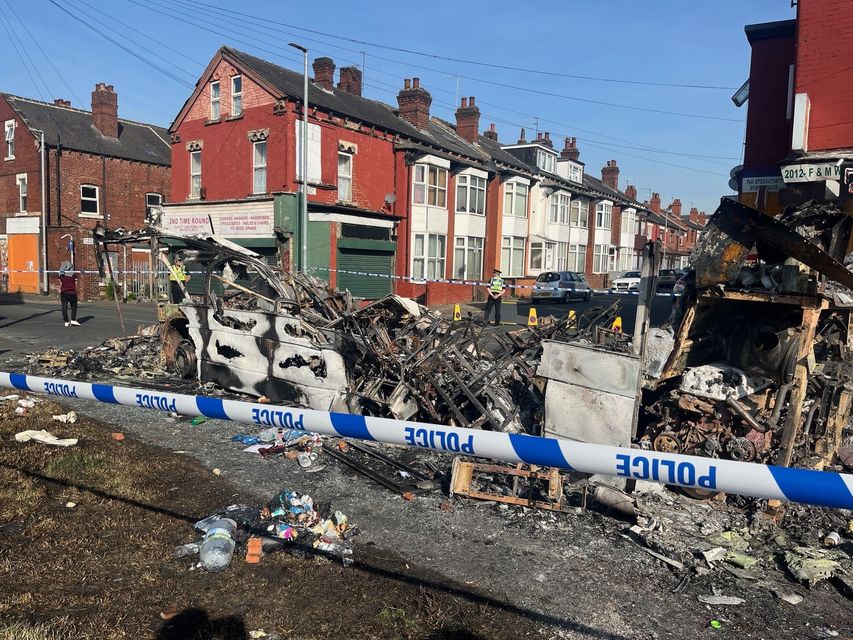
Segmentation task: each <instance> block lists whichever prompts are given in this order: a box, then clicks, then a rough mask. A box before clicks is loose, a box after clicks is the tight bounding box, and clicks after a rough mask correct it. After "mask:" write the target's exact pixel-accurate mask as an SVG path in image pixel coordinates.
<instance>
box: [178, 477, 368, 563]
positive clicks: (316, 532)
mask: <svg viewBox="0 0 853 640" xmlns="http://www.w3.org/2000/svg"><path fill="white" fill-rule="evenodd" d="M223 521H224V522H226V523H229V524H225V525H223V524H222V523H223ZM194 528H195V530H196V531H197V532H198V534H199V539H198V540H197V541H196V542H192V543H188V544H184V545H181V546H179V547H177V548H176V549H175V557H177V558H182V557H188V556H193V555H195V554H196V553H199V552H200V551H201V552H202V553H203V552H204V544H205V542H206V541H207V540H208V539H209V538H210V534H211V530H213V529H218V528H223V529H227V531H226V533H227V537H228V538H232V539H233V541H234V545H233V547H232V549H231V551H232V552H236V553H243V552H245V554H246V562H248V563H257V562H259V561H260V559H261V557H262V556H263V555H264V554H268V553H272V552H273V551H276V550H278V549H281V548H285V547H287V548H288V549H290V550H291V552H294V553H298V554H303V555H304V554H311V553H314V554H316V553H317V552H320V553H321V554H324V555H329V556H332V557H336V558H339V559H340V560H341V562H342V564H343V565H344V566H345V567H348V566H350V565H351V564H352V562H353V558H352V556H353V547H352V540H353V538H355V537H356V536H357V535H358V534H359V533H360V530H359V528H358V527H357V526H355V525H353V524H351V523H350V522H349V519H348V518H347V516H346V515H345V514H344V513H342V512H341V511H335V512H334V513H332V512H331V505H330V504H315V503H314V500H313V498H312V497H311V496H309V495H306V494H303V495H300V494H299V493H297V492H296V491H290V490H284V491H282V492H281V493H279V494H278V495H277V496H276V497H275V498H273V499H272V500H271V501H270V502H269V503H267V504H261V505H237V504H235V505H230V506H228V507H226V508H225V509H224V510H222V511H221V512H217V513H214V514H211V515H210V516H208V517H206V518H204V519H203V520H200V521H198V522H197V523H196V524H195V526H194ZM230 556H231V553H229V554H228V561H227V563H226V564H225V566H227V564H228V563H230ZM204 562H205V558H202V563H201V565H195V564H194V565H193V566H192V568H195V567H196V566H204ZM224 568H225V567H218V568H217V569H216V570H221V569H224ZM208 570H210V569H208Z"/></svg>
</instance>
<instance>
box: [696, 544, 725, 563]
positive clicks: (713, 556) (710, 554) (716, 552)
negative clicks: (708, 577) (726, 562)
mask: <svg viewBox="0 0 853 640" xmlns="http://www.w3.org/2000/svg"><path fill="white" fill-rule="evenodd" d="M727 553H728V551H726V550H725V549H724V548H723V547H714V548H713V549H708V550H707V551H703V552H702V556H703V557H704V558H705V560H706V561H707V562H708V563H709V564H710V563H712V562H716V561H717V560H722V559H723V558H725V557H726V554H727Z"/></svg>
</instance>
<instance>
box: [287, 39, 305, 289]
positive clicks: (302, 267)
mask: <svg viewBox="0 0 853 640" xmlns="http://www.w3.org/2000/svg"><path fill="white" fill-rule="evenodd" d="M288 46H291V47H293V48H294V49H299V50H300V51H301V52H302V57H303V62H304V70H303V76H302V145H301V146H302V184H301V185H300V193H301V194H302V195H301V198H300V205H301V213H300V216H299V227H300V229H299V238H300V241H301V245H302V247H301V250H300V251H299V271H302V272H303V273H304V272H306V271H307V270H308V49H306V48H305V47H303V46H302V45H301V44H296V43H295V42H290V43H288Z"/></svg>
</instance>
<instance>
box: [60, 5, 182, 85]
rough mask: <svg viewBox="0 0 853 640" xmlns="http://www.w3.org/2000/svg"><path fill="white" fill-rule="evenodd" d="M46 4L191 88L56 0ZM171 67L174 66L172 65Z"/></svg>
mask: <svg viewBox="0 0 853 640" xmlns="http://www.w3.org/2000/svg"><path fill="white" fill-rule="evenodd" d="M48 2H50V3H51V4H52V5H53V6H55V7H56V8H57V9H59V10H60V11H62V12H63V13H65V14H67V15H68V16H70V17H71V18H73V19H74V20H76V21H77V22H79V23H80V24H82V25H84V26H85V27H87V28H88V29H91V30H92V31H94V32H95V33H97V34H98V35H99V36H101V37H102V38H104V40H107V41H108V42H111V43H112V44H114V45H115V46H117V47H118V48H119V49H121V50H122V51H125V52H126V53H128V54H130V55H131V56H133V57H134V58H136V59H137V60H139V61H140V62H142V63H143V64H147V65H148V66H149V67H153V68H154V69H156V70H157V71H159V72H160V73H162V74H163V75H164V76H166V77H168V78H170V79H172V80H174V81H175V82H177V83H178V84H180V85H183V86H184V87H187V88H190V89H191V88H192V87H193V85H192V84H190V83H189V82H186V81H185V80H183V79H181V78H180V77H179V76H177V75H175V74H174V73H172V72H171V71H168V70H167V69H164V68H163V67H161V66H160V65H159V64H157V63H156V62H154V61H153V60H150V59H148V58H146V57H145V56H143V55H141V54H139V53H137V52H136V51H134V50H133V49H131V48H129V47H126V46H124V45H123V44H121V43H120V42H118V41H117V40H116V39H115V38H113V37H111V36H110V35H108V34H106V33H104V32H103V31H101V30H100V29H98V28H97V27H94V26H92V25H91V24H89V23H88V22H86V21H85V20H83V19H82V18H80V17H79V16H77V15H75V14H73V13H71V11H69V10H68V9H66V8H65V7H63V6H62V5H60V4H59V3H58V2H57V1H56V0H48ZM173 66H174V65H173Z"/></svg>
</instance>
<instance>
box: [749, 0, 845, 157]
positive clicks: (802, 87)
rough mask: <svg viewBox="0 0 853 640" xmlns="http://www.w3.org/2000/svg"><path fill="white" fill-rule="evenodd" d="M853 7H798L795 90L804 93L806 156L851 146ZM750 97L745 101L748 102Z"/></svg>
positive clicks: (805, 1) (819, 3) (803, 3)
mask: <svg viewBox="0 0 853 640" xmlns="http://www.w3.org/2000/svg"><path fill="white" fill-rule="evenodd" d="M852 58H853V2H845V1H839V0H800V1H799V2H798V3H797V66H796V91H797V93H803V92H805V93H808V95H809V100H810V102H811V115H810V118H809V144H808V146H809V151H817V150H821V149H838V148H842V147H853V118H851V117H850V105H851V103H853V84H851V83H850V78H849V74H848V73H845V70H846V69H847V68H848V67H849V66H850V60H851V59H852ZM751 99H752V98H751V96H750V100H751Z"/></svg>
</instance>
